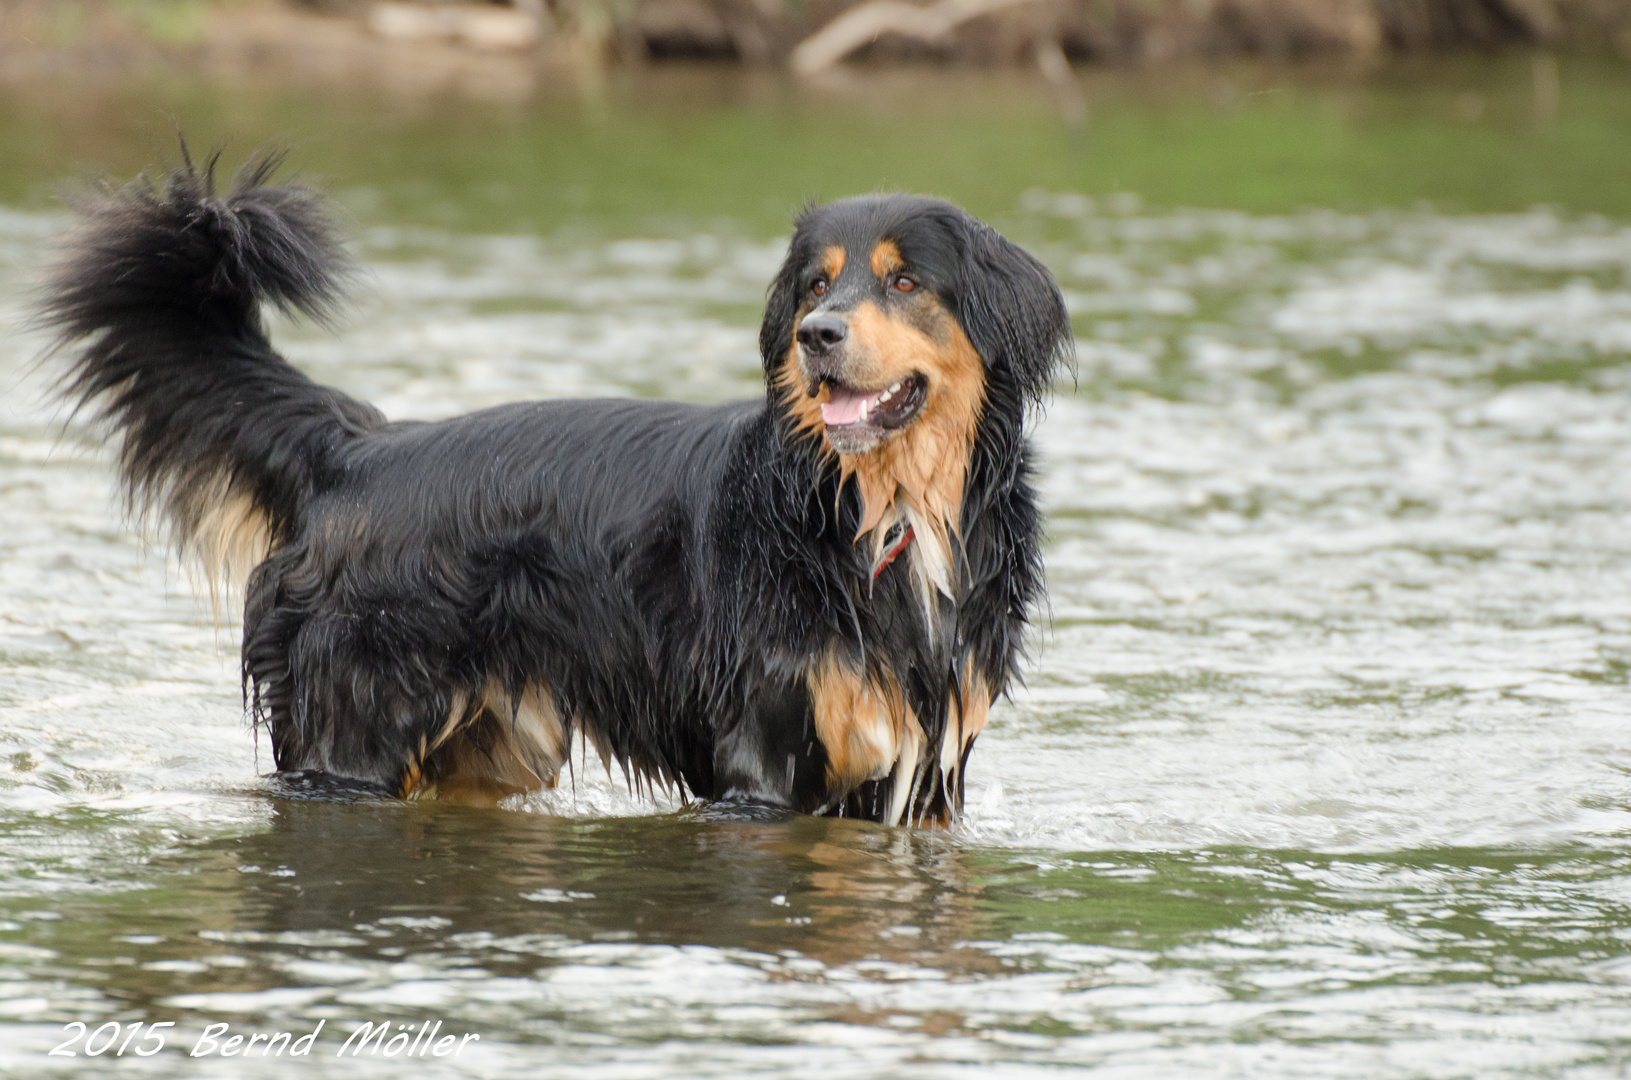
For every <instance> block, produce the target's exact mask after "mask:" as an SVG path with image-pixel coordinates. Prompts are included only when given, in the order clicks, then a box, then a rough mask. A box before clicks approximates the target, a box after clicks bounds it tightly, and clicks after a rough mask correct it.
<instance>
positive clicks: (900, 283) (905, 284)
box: [890, 274, 917, 292]
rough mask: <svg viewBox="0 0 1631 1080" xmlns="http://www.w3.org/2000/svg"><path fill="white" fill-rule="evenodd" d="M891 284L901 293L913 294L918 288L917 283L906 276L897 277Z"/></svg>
mask: <svg viewBox="0 0 1631 1080" xmlns="http://www.w3.org/2000/svg"><path fill="white" fill-rule="evenodd" d="M890 284H892V285H894V286H895V288H896V289H898V290H899V291H901V292H911V291H912V290H913V289H915V288H917V282H915V281H913V280H912V279H911V278H909V277H907V276H906V275H905V274H901V275H899V276H897V277H896V278H895V280H894V281H893V282H891V283H890Z"/></svg>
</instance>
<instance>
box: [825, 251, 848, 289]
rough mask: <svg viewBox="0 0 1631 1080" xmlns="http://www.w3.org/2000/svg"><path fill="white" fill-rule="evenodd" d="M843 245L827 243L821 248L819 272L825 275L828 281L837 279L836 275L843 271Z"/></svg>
mask: <svg viewBox="0 0 1631 1080" xmlns="http://www.w3.org/2000/svg"><path fill="white" fill-rule="evenodd" d="M844 258H845V252H844V245H842V244H829V245H828V246H826V247H825V248H822V249H821V272H822V273H823V274H826V275H827V280H828V281H829V282H833V281H837V280H838V275H839V274H842V273H843V272H844Z"/></svg>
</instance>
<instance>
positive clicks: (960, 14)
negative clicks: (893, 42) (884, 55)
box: [788, 0, 1034, 75]
mask: <svg viewBox="0 0 1631 1080" xmlns="http://www.w3.org/2000/svg"><path fill="white" fill-rule="evenodd" d="M1033 2H1034V0H939V2H938V3H935V4H932V5H930V6H929V7H914V6H913V5H911V4H908V3H904V2H903V0H868V2H867V3H864V4H862V5H860V6H859V7H853V8H850V9H849V10H848V11H846V12H844V14H842V15H840V16H838V18H836V19H834V20H833V21H832V22H830V23H828V24H827V25H826V26H823V27H822V28H821V29H820V30H817V31H816V32H815V33H813V34H811V35H810V36H809V37H807V38H805V39H804V40H803V41H801V42H799V44H798V47H797V48H795V49H794V50H793V52H792V55H791V56H789V57H788V63H789V65H790V66H791V67H792V69H793V71H794V72H796V73H797V74H799V75H815V74H817V73H818V72H821V71H825V70H826V69H827V68H830V67H832V66H833V65H834V64H836V63H838V62H839V61H840V60H842V59H844V57H846V56H848V55H849V54H850V53H852V52H854V51H855V50H856V49H859V48H861V47H862V46H863V45H867V44H870V43H871V42H874V41H876V40H877V39H878V38H880V37H882V36H883V35H884V34H899V35H901V36H903V37H909V38H916V39H917V40H919V41H923V42H928V43H930V44H932V43H934V42H937V41H939V40H941V39H943V38H944V37H946V35H948V34H950V33H951V32H952V31H953V30H955V29H957V28H958V27H959V26H961V25H962V24H963V23H965V22H968V21H969V20H970V19H977V18H979V17H980V16H981V15H989V14H991V13H992V12H994V11H1002V10H1003V9H1005V8H1011V7H1017V6H1018V5H1020V4H1028V3H1033Z"/></svg>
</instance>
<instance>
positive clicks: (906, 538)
mask: <svg viewBox="0 0 1631 1080" xmlns="http://www.w3.org/2000/svg"><path fill="white" fill-rule="evenodd" d="M911 543H912V527H911V526H910V525H908V526H906V529H905V531H904V532H902V533H901V534H900V539H899V540H896V541H895V542H894V543H893V544H891V545H889V549H888V550H887V551H885V552H884V553H883V557H882V558H880V559H879V560H878V563H877V565H876V566H874V567H873V568H872V580H873V581H877V580H878V575H879V574H881V573H883V572H884V568H885V567H887V566H888V565H889V564H890V563H892V562H894V561H895V560H896V559H898V558H899V557H900V553H901V552H903V551H905V550H906V549H907V548H908V547H909V546H911Z"/></svg>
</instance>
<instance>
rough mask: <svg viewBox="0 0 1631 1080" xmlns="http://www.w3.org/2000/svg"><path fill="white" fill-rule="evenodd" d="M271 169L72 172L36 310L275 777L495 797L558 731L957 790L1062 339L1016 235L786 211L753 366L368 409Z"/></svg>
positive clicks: (999, 633) (678, 758)
mask: <svg viewBox="0 0 1631 1080" xmlns="http://www.w3.org/2000/svg"><path fill="white" fill-rule="evenodd" d="M279 163H280V162H279V157H278V156H277V155H273V156H258V157H256V158H254V159H252V160H251V161H250V162H249V163H248V164H246V165H245V166H244V167H243V169H241V170H240V171H239V173H238V176H237V178H236V180H235V182H234V183H233V184H232V185H230V186H229V187H227V188H225V193H224V194H221V193H218V189H217V184H216V181H215V175H216V161H215V159H211V160H210V161H209V162H208V163H207V164H204V165H194V164H193V163H192V161H191V160H190V159H187V160H186V163H185V164H184V165H183V166H182V167H180V168H178V169H177V170H176V171H174V172H173V173H172V174H171V175H169V176H168V177H167V178H165V179H164V180H163V181H162V182H156V181H153V180H149V179H139V180H137V181H135V182H133V183H131V184H129V185H127V186H125V187H122V188H116V187H112V186H103V187H100V188H97V189H94V190H92V191H89V192H86V193H82V194H81V195H80V196H79V198H78V199H77V200H76V205H75V209H77V210H78V211H79V213H80V215H81V222H80V226H79V228H78V229H77V231H75V232H73V233H71V234H70V236H69V238H68V239H67V240H66V241H65V242H64V243H63V246H62V248H61V250H60V252H59V254H58V256H57V258H56V260H55V261H54V262H53V263H52V265H51V266H50V267H49V268H48V270H47V272H46V278H45V282H44V285H43V293H42V298H41V301H40V308H39V314H40V319H41V321H42V322H43V323H44V324H45V325H47V326H49V327H50V328H51V329H52V330H54V332H55V334H56V339H55V346H54V350H53V353H52V354H51V355H53V356H56V357H59V358H62V361H63V365H64V366H63V368H62V376H61V383H60V384H59V389H60V391H61V393H62V394H63V395H64V397H65V399H66V400H67V401H69V402H70V403H72V404H73V406H74V407H75V409H76V411H78V410H81V409H83V410H85V411H86V413H87V415H89V416H91V417H93V418H94V419H95V420H96V421H97V422H98V424H99V425H100V430H101V431H102V432H104V433H105V434H106V436H107V437H108V438H109V439H110V440H111V441H112V442H114V443H115V444H116V446H117V450H118V461H119V470H120V476H121V479H122V482H123V490H124V492H125V495H126V498H127V504H128V509H129V510H130V511H131V512H132V514H133V515H135V516H136V517H138V518H152V519H155V520H156V522H157V523H159V524H160V525H161V526H162V528H163V530H164V531H165V533H166V535H167V538H168V540H169V541H170V543H171V544H172V545H173V546H174V547H175V548H176V549H177V551H178V554H179V555H180V556H181V557H182V558H183V560H184V561H187V562H189V563H192V564H194V565H197V566H200V567H202V568H203V570H204V572H205V573H206V574H207V575H208V576H209V579H210V580H211V581H212V582H215V583H217V584H218V585H226V586H228V587H232V588H236V589H241V590H242V593H241V595H242V597H243V645H242V679H243V685H244V692H245V702H246V711H247V712H248V714H249V717H250V719H251V721H252V723H254V724H256V725H264V726H265V728H266V729H267V730H268V731H269V733H270V739H271V744H272V751H273V756H274V760H275V763H276V766H277V769H278V770H279V775H282V776H285V777H290V778H306V779H308V780H311V779H313V778H315V779H316V780H317V781H322V780H328V781H332V782H334V783H336V784H339V785H342V786H350V787H352V788H356V789H360V790H363V791H366V792H370V793H375V794H377V795H380V796H385V797H398V798H407V799H414V798H431V797H435V798H442V799H448V800H454V801H461V802H471V803H485V804H492V803H494V802H496V801H497V800H499V799H502V798H505V797H507V796H510V795H512V794H515V793H520V792H525V791H529V790H535V789H538V788H540V787H547V786H553V785H554V784H555V783H556V782H557V778H558V777H559V776H560V774H561V771H562V768H563V765H567V764H568V762H569V757H568V755H569V752H570V750H571V748H572V744H573V740H574V739H575V738H581V739H583V740H586V746H592V747H593V748H594V750H595V751H596V753H597V754H598V756H599V757H600V758H601V760H602V761H604V762H605V763H606V764H607V767H608V769H610V768H611V767H612V764H613V763H614V762H615V763H616V764H617V766H618V767H620V768H621V770H622V771H623V772H624V774H625V776H626V777H627V779H628V781H629V783H630V784H631V785H632V786H633V787H634V788H636V789H641V788H647V789H653V790H654V789H655V788H658V787H661V788H664V789H665V790H669V791H673V792H677V793H678V794H679V795H680V796H681V797H683V798H686V799H696V800H701V801H703V802H705V803H709V804H716V805H718V804H723V805H725V806H727V807H728V806H733V805H734V806H741V807H744V808H754V807H757V808H775V810H776V811H778V812H780V811H791V812H797V813H809V814H823V815H837V816H845V817H857V818H863V819H867V820H871V821H876V822H884V823H890V824H900V823H949V822H951V821H953V820H955V819H956V817H957V815H958V814H959V813H960V810H961V805H962V799H963V790H964V777H965V772H966V769H967V763H968V758H969V752H970V749H971V748H972V747H973V745H974V742H975V740H976V738H977V737H978V736H979V734H980V732H981V730H982V729H983V728H984V727H985V726H986V721H987V717H988V714H989V711H990V708H991V706H992V703H993V702H994V700H995V699H996V698H997V697H998V696H999V695H1000V694H1002V693H1003V692H1004V691H1005V690H1006V689H1007V688H1008V687H1009V686H1010V685H1011V684H1012V682H1013V681H1014V680H1015V679H1016V677H1017V676H1018V671H1019V665H1020V663H1021V661H1022V659H1023V646H1024V642H1023V637H1024V633H1025V630H1026V626H1027V623H1028V620H1029V619H1030V618H1031V617H1032V616H1033V614H1034V612H1035V609H1036V607H1037V604H1038V602H1039V599H1040V590H1041V583H1042V566H1041V557H1040V528H1041V525H1040V519H1039V515H1038V508H1037V502H1036V495H1035V492H1034V490H1033V487H1032V464H1031V458H1032V454H1031V450H1030V449H1029V446H1028V443H1027V440H1026V435H1025V429H1026V425H1027V423H1028V422H1029V421H1030V419H1031V418H1032V417H1033V416H1034V414H1035V412H1036V411H1037V407H1038V405H1039V403H1040V402H1041V400H1042V398H1043V396H1044V394H1045V392H1046V390H1047V389H1048V387H1049V386H1050V384H1051V382H1052V379H1053V378H1054V375H1055V372H1056V370H1057V369H1058V368H1059V367H1060V366H1061V365H1062V364H1068V363H1069V362H1070V359H1071V350H1072V348H1073V346H1072V342H1071V336H1070V328H1069V322H1068V319H1067V316H1066V311H1065V305H1064V302H1063V299H1062V297H1061V294H1060V292H1059V289H1058V287H1057V285H1056V284H1055V283H1054V280H1053V278H1052V277H1051V276H1050V275H1049V273H1048V271H1047V270H1046V269H1045V268H1044V267H1043V266H1042V264H1041V263H1040V262H1038V261H1037V260H1036V259H1035V258H1033V257H1032V256H1030V255H1029V254H1027V253H1026V252H1024V251H1023V250H1021V249H1020V248H1019V247H1017V246H1016V245H1014V244H1012V243H1010V242H1009V241H1007V240H1006V239H1004V238H1003V237H1001V236H1000V235H998V233H997V232H995V231H994V230H993V229H991V228H990V227H989V226H987V225H985V224H983V223H981V222H980V221H978V220H976V219H974V218H973V217H971V216H969V215H968V214H966V213H965V212H963V211H962V210H960V209H958V208H957V207H955V206H952V205H951V204H949V203H945V202H941V201H938V200H935V199H931V198H926V197H921V196H914V195H902V194H887V195H870V196H862V197H858V198H851V199H845V200H842V201H838V202H833V203H830V204H827V205H821V206H810V207H807V208H806V209H805V211H804V212H803V213H802V214H801V215H800V216H799V217H798V218H797V221H796V224H795V228H794V232H793V237H792V241H791V244H790V247H789V250H788V253H787V258H786V261H785V262H784V263H783V264H782V266H781V269H780V271H779V272H778V273H777V274H776V276H775V279H774V281H773V282H772V283H771V285H770V288H769V292H768V299H767V302H766V305H765V313H764V321H763V325H762V329H761V331H760V334H759V347H760V351H761V354H762V358H763V362H764V369H765V379H766V390H765V395H764V397H763V398H762V399H756V400H749V401H742V402H734V403H730V404H723V405H715V406H693V405H686V404H678V403H669V402H655V401H632V400H544V401H535V402H526V403H518V404H510V405H503V406H500V407H497V408H492V409H487V410H484V411H481V412H476V413H472V414H469V415H465V416H461V417H457V418H454V419H451V420H445V421H441V422H436V423H421V422H412V421H397V422H392V421H388V420H386V419H385V417H384V416H382V415H381V414H380V413H379V412H378V411H377V410H375V409H374V408H372V407H371V406H369V405H367V404H364V403H362V402H359V401H357V400H355V399H353V398H351V397H348V396H347V395H345V394H344V393H341V392H340V391H338V390H335V389H331V388H328V387H325V386H320V385H318V384H317V383H315V382H314V381H312V380H311V379H310V378H308V377H307V376H306V375H304V374H303V373H301V372H300V371H299V370H298V369H296V368H295V367H294V366H292V365H291V364H289V363H288V362H287V361H286V360H284V359H283V358H282V357H281V356H280V355H279V354H278V353H277V352H275V351H274V350H273V348H272V345H271V343H270V341H269V339H268V335H267V330H266V326H265V323H264V321H263V318H262V314H263V307H265V306H267V305H270V306H272V307H276V308H280V309H283V310H284V311H286V312H290V313H295V312H298V313H303V314H305V315H307V316H309V317H314V318H316V319H318V320H332V317H333V316H334V314H335V311H336V309H337V305H338V304H339V303H340V301H341V298H342V293H343V288H344V286H345V285H346V283H347V279H348V278H349V276H350V275H351V273H352V270H353V266H352V263H351V262H350V261H349V257H348V255H347V250H346V247H345V244H344V241H343V238H342V236H341V232H340V230H339V229H338V228H337V227H336V223H335V220H334V218H333V216H332V213H331V211H330V210H328V209H327V204H326V203H325V202H324V200H323V198H322V196H321V195H320V194H319V193H318V192H317V191H315V190H314V189H312V188H310V187H308V186H305V185H301V184H294V183H274V182H273V180H272V174H273V172H274V170H275V169H276V168H277V167H278V166H279ZM212 588H213V586H212Z"/></svg>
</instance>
